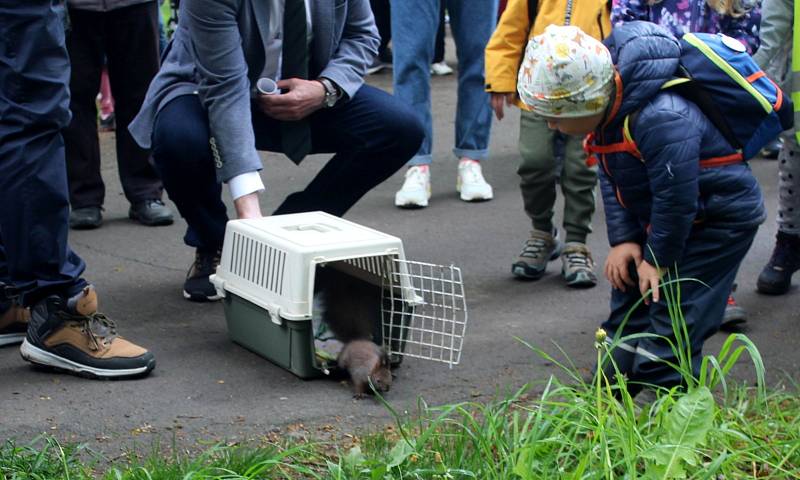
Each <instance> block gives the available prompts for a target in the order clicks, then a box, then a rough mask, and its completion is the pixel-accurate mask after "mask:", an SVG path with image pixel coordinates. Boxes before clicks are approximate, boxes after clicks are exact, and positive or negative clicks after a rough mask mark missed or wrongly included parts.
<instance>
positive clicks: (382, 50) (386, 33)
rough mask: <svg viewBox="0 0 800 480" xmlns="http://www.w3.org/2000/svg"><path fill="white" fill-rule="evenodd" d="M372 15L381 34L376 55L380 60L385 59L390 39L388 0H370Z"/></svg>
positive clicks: (390, 20) (390, 21) (390, 26)
mask: <svg viewBox="0 0 800 480" xmlns="http://www.w3.org/2000/svg"><path fill="white" fill-rule="evenodd" d="M369 4H370V7H372V15H374V16H375V26H376V27H377V28H378V34H379V35H380V36H381V44H380V46H379V47H378V56H379V57H380V59H381V60H384V61H385V60H386V58H385V55H386V48H387V47H388V46H389V42H390V41H391V40H392V18H391V16H390V15H391V13H390V6H389V0H370V1H369Z"/></svg>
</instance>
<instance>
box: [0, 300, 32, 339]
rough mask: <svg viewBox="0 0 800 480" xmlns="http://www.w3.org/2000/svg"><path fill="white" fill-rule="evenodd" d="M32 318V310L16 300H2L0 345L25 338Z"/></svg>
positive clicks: (0, 309)
mask: <svg viewBox="0 0 800 480" xmlns="http://www.w3.org/2000/svg"><path fill="white" fill-rule="evenodd" d="M30 318H31V312H30V310H28V309H27V308H24V307H22V306H21V305H19V304H17V302H16V301H14V300H5V301H0V347H2V346H3V345H12V344H15V343H20V342H21V341H23V340H25V332H27V331H28V320H30Z"/></svg>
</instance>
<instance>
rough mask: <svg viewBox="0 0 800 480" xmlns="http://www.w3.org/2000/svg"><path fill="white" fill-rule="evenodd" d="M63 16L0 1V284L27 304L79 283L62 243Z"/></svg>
mask: <svg viewBox="0 0 800 480" xmlns="http://www.w3.org/2000/svg"><path fill="white" fill-rule="evenodd" d="M65 17H66V12H65V9H64V5H63V4H61V3H58V2H53V1H52V0H25V1H24V2H0V25H2V26H3V27H2V28H3V41H2V42H1V43H0V110H2V111H3V113H2V115H0V205H2V207H0V284H5V285H7V286H10V287H12V288H13V289H14V290H16V292H13V293H14V294H17V293H18V294H20V295H22V302H23V304H24V305H26V306H28V305H33V304H34V303H36V302H38V301H39V300H41V299H42V298H44V297H45V296H48V295H51V294H61V295H65V296H70V295H72V294H74V293H76V292H77V291H79V290H80V289H81V288H82V287H83V286H84V285H86V282H85V281H84V280H82V279H81V274H82V273H83V270H84V269H85V267H86V265H85V264H84V263H83V260H81V259H80V257H78V256H77V255H76V254H75V253H74V252H73V251H72V250H71V249H70V248H69V245H67V233H68V227H67V222H68V218H69V199H68V193H67V169H66V166H65V159H64V141H63V139H62V137H61V130H62V129H63V128H64V127H66V126H67V124H68V123H69V120H70V113H69V90H68V88H67V85H68V82H69V76H70V65H69V57H68V56H67V49H66V45H65V38H64V24H63V23H64V19H65ZM3 295H4V293H3V292H2V291H0V300H2V299H3V298H2V297H3Z"/></svg>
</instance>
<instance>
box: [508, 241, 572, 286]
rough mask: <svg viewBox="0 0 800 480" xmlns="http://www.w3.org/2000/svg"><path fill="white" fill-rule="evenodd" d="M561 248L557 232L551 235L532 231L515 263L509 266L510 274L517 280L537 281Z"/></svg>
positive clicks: (559, 252)
mask: <svg viewBox="0 0 800 480" xmlns="http://www.w3.org/2000/svg"><path fill="white" fill-rule="evenodd" d="M562 248H563V245H562V243H561V240H559V235H558V230H554V231H553V233H552V234H551V233H547V232H543V231H541V230H533V231H531V236H530V238H529V239H527V240H526V241H525V244H524V245H523V246H522V252H520V254H519V257H518V258H517V261H516V262H515V263H514V264H513V265H511V273H513V274H514V276H516V277H519V278H524V279H528V280H538V279H540V278H542V275H544V271H545V269H546V268H547V262H549V261H552V260H555V259H556V258H558V257H559V256H560V255H561V250H562Z"/></svg>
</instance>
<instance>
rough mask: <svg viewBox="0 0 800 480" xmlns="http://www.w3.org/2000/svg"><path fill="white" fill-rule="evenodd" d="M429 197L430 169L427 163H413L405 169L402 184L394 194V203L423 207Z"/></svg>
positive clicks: (407, 206)
mask: <svg viewBox="0 0 800 480" xmlns="http://www.w3.org/2000/svg"><path fill="white" fill-rule="evenodd" d="M430 198H431V170H430V167H428V165H415V166H413V167H408V170H406V179H405V181H404V182H403V186H402V187H401V188H400V190H399V191H398V192H397V193H396V194H395V195H394V204H395V206H397V207H401V208H423V207H427V206H428V200H429V199H430Z"/></svg>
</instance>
